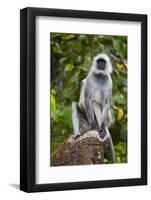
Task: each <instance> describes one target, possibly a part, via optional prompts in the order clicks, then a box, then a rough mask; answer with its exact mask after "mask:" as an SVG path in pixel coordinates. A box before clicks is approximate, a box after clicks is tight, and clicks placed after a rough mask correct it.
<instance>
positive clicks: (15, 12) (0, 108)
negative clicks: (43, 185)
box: [0, 0, 151, 200]
mask: <svg viewBox="0 0 151 200" xmlns="http://www.w3.org/2000/svg"><path fill="white" fill-rule="evenodd" d="M26 6H36V7H49V8H50V7H52V8H66V9H81V10H82V9H83V10H84V9H85V10H98V11H112V12H128V13H146V14H148V16H149V19H148V21H149V23H148V35H149V40H148V50H149V52H148V55H150V54H151V39H150V35H151V12H150V10H151V4H150V0H140V1H132V0H126V1H121V0H114V1H111V0H106V1H100V0H93V1H79V2H78V1H71V0H55V1H50V0H44V1H41V0H37V1H34V0H26V1H24V0H14V1H11V0H5V1H1V6H0V22H1V31H0V55H1V58H0V91H1V98H0V122H1V123H0V135H1V140H0V158H1V159H0V163H1V164H0V198H1V199H5V200H10V199H16V200H20V199H21V200H33V199H34V200H41V199H44V200H49V199H55V200H60V199H62V200H63V199H65V200H68V199H71V198H72V199H73V200H77V199H87V200H91V199H93V198H96V199H98V198H102V199H106V200H109V199H112V200H113V199H115V200H118V199H119V200H121V198H122V200H127V199H134V198H139V199H150V196H151V186H150V184H151V172H150V170H149V185H148V186H141V187H124V188H108V189H94V190H81V191H64V192H51V193H49V192H47V193H35V194H25V193H23V192H20V191H19V190H18V189H16V186H17V185H18V183H19V9H21V8H23V7H26ZM148 64H149V66H151V58H150V56H149V58H148ZM148 74H149V75H150V74H151V70H150V67H149V68H148ZM148 83H149V88H150V87H151V78H150V76H149V81H148ZM148 99H149V101H148V102H151V93H150V90H149V95H148ZM148 109H149V112H148V116H149V123H148V125H149V127H148V128H149V133H150V132H151V123H150V121H151V112H150V111H151V107H150V104H149V108H148ZM148 149H149V156H148V159H149V167H148V168H149V169H150V168H151V154H150V152H151V136H150V134H149V135H148Z"/></svg>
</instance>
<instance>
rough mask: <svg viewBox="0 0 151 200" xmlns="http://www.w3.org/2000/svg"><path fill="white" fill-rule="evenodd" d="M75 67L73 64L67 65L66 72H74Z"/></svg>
mask: <svg viewBox="0 0 151 200" xmlns="http://www.w3.org/2000/svg"><path fill="white" fill-rule="evenodd" d="M73 68H74V66H73V65H72V64H67V65H66V66H65V68H64V71H65V72H68V71H72V70H73Z"/></svg>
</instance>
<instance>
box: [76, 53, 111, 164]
mask: <svg viewBox="0 0 151 200" xmlns="http://www.w3.org/2000/svg"><path fill="white" fill-rule="evenodd" d="M111 73H112V64H111V61H110V58H109V56H108V55H107V54H103V53H101V54H99V55H97V56H96V57H94V59H93V62H92V66H91V69H90V71H89V73H88V75H87V77H86V78H85V79H84V80H83V81H82V88H81V93H80V99H79V102H78V103H76V102H72V123H73V132H74V137H75V139H76V138H77V137H79V136H80V135H81V132H82V130H83V129H84V130H86V131H88V130H97V131H98V132H99V135H100V139H101V141H102V142H105V141H106V140H107V141H108V142H109V146H110V150H111V156H112V162H115V153H114V148H113V142H112V138H111V135H110V133H109V130H108V128H109V126H110V122H111V113H110V101H111V97H112V79H111V75H110V74H111ZM86 131H85V132H86Z"/></svg>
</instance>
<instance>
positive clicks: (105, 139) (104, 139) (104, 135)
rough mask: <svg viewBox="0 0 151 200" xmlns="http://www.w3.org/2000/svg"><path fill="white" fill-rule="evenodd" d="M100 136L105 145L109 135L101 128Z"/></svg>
mask: <svg viewBox="0 0 151 200" xmlns="http://www.w3.org/2000/svg"><path fill="white" fill-rule="evenodd" d="M99 136H100V138H101V141H102V142H103V143H104V142H105V141H107V139H109V135H108V134H107V133H106V131H105V129H104V128H101V130H100V131H99Z"/></svg>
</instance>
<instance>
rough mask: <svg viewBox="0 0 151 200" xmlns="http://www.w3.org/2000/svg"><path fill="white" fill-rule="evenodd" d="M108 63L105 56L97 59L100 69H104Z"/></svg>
mask: <svg viewBox="0 0 151 200" xmlns="http://www.w3.org/2000/svg"><path fill="white" fill-rule="evenodd" d="M105 65H106V61H105V60H104V59H103V58H99V59H98V60H97V68H98V69H100V70H104V69H105Z"/></svg>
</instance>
